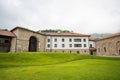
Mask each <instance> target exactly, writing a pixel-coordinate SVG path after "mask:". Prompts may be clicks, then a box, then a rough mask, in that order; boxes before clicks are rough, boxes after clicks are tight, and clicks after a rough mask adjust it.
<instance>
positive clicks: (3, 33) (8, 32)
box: [0, 30, 15, 37]
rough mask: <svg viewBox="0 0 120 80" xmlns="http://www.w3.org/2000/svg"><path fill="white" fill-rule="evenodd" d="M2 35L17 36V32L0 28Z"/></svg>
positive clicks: (0, 34)
mask: <svg viewBox="0 0 120 80" xmlns="http://www.w3.org/2000/svg"><path fill="white" fill-rule="evenodd" d="M0 36H7V37H15V34H13V33H12V32H10V31H6V30H0Z"/></svg>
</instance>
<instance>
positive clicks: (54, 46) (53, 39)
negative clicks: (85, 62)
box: [45, 33, 90, 54]
mask: <svg viewBox="0 0 120 80" xmlns="http://www.w3.org/2000/svg"><path fill="white" fill-rule="evenodd" d="M45 36H46V48H45V49H46V51H52V52H70V53H71V52H75V53H86V54H89V37H90V35H85V34H80V33H45Z"/></svg>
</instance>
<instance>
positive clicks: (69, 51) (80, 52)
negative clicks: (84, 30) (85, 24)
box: [46, 49, 89, 54]
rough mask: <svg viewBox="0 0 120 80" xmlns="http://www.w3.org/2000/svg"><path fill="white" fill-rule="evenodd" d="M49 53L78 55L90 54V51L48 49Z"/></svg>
mask: <svg viewBox="0 0 120 80" xmlns="http://www.w3.org/2000/svg"><path fill="white" fill-rule="evenodd" d="M46 51H47V52H68V53H78V54H89V49H51V50H50V49H46Z"/></svg>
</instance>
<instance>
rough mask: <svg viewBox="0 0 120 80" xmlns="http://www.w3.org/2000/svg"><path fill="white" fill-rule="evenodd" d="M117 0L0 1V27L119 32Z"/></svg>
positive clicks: (118, 6) (119, 4)
mask: <svg viewBox="0 0 120 80" xmlns="http://www.w3.org/2000/svg"><path fill="white" fill-rule="evenodd" d="M119 21H120V1H119V0H0V28H8V29H12V28H14V27H15V26H23V27H24V26H27V28H30V29H33V30H39V29H50V28H53V29H56V28H59V29H70V30H73V31H75V32H82V33H92V32H93V33H94V32H99V33H101V32H111V33H114V32H120V27H119V25H120V23H119Z"/></svg>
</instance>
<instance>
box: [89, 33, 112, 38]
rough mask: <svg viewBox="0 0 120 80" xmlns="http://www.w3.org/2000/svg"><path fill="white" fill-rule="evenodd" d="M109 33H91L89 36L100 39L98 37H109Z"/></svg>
mask: <svg viewBox="0 0 120 80" xmlns="http://www.w3.org/2000/svg"><path fill="white" fill-rule="evenodd" d="M110 34H111V33H101V34H100V33H93V34H90V35H91V36H92V37H95V38H100V37H103V36H107V35H110Z"/></svg>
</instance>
